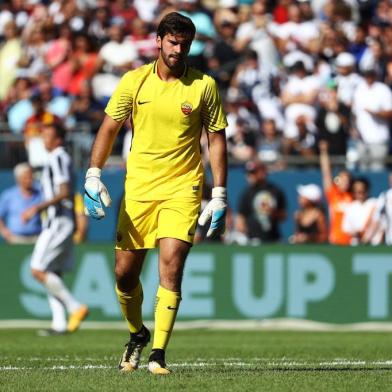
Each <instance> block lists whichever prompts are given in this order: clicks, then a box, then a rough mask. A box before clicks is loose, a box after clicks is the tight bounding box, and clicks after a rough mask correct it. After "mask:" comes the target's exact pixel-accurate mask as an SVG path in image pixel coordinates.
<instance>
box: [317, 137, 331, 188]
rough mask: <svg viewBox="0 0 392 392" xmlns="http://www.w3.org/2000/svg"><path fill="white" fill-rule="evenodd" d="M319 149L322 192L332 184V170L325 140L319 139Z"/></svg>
mask: <svg viewBox="0 0 392 392" xmlns="http://www.w3.org/2000/svg"><path fill="white" fill-rule="evenodd" d="M319 149H320V169H321V174H322V178H323V188H324V192H325V191H327V190H328V189H329V188H330V187H331V186H332V172H331V163H330V160H329V155H328V143H327V142H326V141H325V140H321V141H320V143H319Z"/></svg>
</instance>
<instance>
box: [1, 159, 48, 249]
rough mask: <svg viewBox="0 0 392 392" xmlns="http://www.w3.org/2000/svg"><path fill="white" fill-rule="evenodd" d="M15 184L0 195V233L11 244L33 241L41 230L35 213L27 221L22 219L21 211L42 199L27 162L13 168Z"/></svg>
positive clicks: (39, 221) (38, 218)
mask: <svg viewBox="0 0 392 392" xmlns="http://www.w3.org/2000/svg"><path fill="white" fill-rule="evenodd" d="M14 177H15V182H16V185H15V186H12V187H11V188H8V189H6V190H5V191H3V193H2V194H1V195H0V234H1V236H2V237H3V238H4V239H5V240H6V241H7V242H9V243H11V244H27V243H31V244H32V243H34V242H35V241H36V239H37V236H38V234H39V233H40V232H41V220H40V217H39V215H38V214H36V215H35V216H34V217H33V218H32V219H31V220H30V221H29V222H27V223H25V222H23V221H22V213H23V212H24V211H25V210H26V209H27V208H29V207H31V206H33V205H35V204H37V203H39V202H40V201H41V199H42V195H41V191H40V189H39V187H38V186H37V185H36V184H35V183H34V178H33V170H32V168H31V166H30V165H29V164H27V163H19V164H18V165H16V166H15V168H14Z"/></svg>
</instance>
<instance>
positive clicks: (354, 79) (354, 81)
mask: <svg viewBox="0 0 392 392" xmlns="http://www.w3.org/2000/svg"><path fill="white" fill-rule="evenodd" d="M335 67H336V72H337V75H336V77H335V82H336V85H337V94H338V99H339V101H340V102H342V103H343V104H344V105H346V106H347V107H348V108H351V104H352V100H353V95H354V92H355V90H356V88H357V87H358V85H359V83H360V82H361V81H362V78H361V77H360V76H359V75H358V74H357V73H356V72H355V57H354V56H353V55H352V54H351V53H348V52H343V53H340V54H339V55H338V56H337V57H336V59H335Z"/></svg>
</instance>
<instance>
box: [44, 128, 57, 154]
mask: <svg viewBox="0 0 392 392" xmlns="http://www.w3.org/2000/svg"><path fill="white" fill-rule="evenodd" d="M42 140H43V142H44V146H45V148H46V150H48V151H52V150H54V149H55V148H56V147H57V145H58V138H57V135H56V131H55V129H54V127H52V126H50V125H47V126H44V127H43V128H42Z"/></svg>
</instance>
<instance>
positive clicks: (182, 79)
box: [84, 12, 227, 374]
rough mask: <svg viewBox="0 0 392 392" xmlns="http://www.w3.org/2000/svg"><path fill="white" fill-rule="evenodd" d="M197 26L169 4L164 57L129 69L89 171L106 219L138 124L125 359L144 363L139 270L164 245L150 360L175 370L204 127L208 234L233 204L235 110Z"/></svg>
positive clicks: (119, 259)
mask: <svg viewBox="0 0 392 392" xmlns="http://www.w3.org/2000/svg"><path fill="white" fill-rule="evenodd" d="M194 36H195V26H194V25H193V23H192V21H191V20H190V19H189V18H187V17H185V16H183V15H181V14H178V13H176V12H172V13H169V14H167V15H166V16H165V17H164V18H163V19H162V20H161V22H160V24H159V26H158V30H157V38H156V42H157V46H158V49H159V57H158V59H157V60H156V61H155V62H154V63H152V64H148V65H143V66H141V67H139V68H137V69H135V70H133V71H130V72H127V73H126V74H125V75H124V76H123V78H122V80H121V81H120V83H119V85H118V87H117V89H116V91H115V92H114V94H113V96H112V97H111V99H110V101H109V103H108V105H107V107H106V109H105V112H106V116H105V119H104V121H103V123H102V125H101V127H100V129H99V132H98V134H97V137H96V139H95V142H94V145H93V149H92V153H91V162H90V169H88V171H87V174H86V183H85V200H84V201H85V209H86V214H87V215H90V216H92V217H94V218H97V219H100V218H102V217H104V216H105V212H104V208H103V205H102V204H104V205H105V206H106V207H108V206H109V205H110V202H111V200H110V197H109V193H108V191H107V189H106V187H105V186H104V185H103V183H102V182H101V180H100V175H101V169H102V167H103V166H104V164H105V162H106V159H107V158H108V156H109V154H110V152H111V149H112V146H113V143H114V140H115V138H116V135H117V133H118V131H119V129H120V128H121V126H122V124H123V123H124V121H125V120H126V119H127V118H129V117H130V118H131V122H132V126H133V140H132V148H131V150H130V152H129V154H128V159H127V174H126V180H125V196H124V199H123V202H122V204H121V208H120V212H119V216H118V226H117V239H116V266H115V276H116V293H117V296H118V300H119V303H120V306H121V310H122V313H123V315H124V317H125V319H126V321H127V324H128V328H129V331H130V340H129V342H128V343H127V345H126V349H125V352H124V353H123V355H122V357H121V359H120V362H119V369H120V371H121V372H132V371H135V370H136V369H137V368H138V366H139V362H140V355H141V352H142V350H143V348H144V347H145V346H146V345H147V344H148V343H149V341H150V332H149V331H148V329H147V328H146V327H145V326H144V325H143V321H142V308H141V307H142V301H143V290H142V286H141V283H140V280H139V276H140V272H141V270H142V266H143V261H144V259H145V256H146V253H147V251H148V249H151V248H155V247H157V246H158V247H159V287H158V291H157V294H156V307H155V329H154V339H153V344H152V351H151V354H150V356H149V361H148V369H149V371H150V372H151V373H153V374H169V373H170V370H169V369H168V368H167V365H166V362H165V350H166V347H167V345H168V342H169V339H170V334H171V332H172V329H173V325H174V322H175V318H176V315H177V311H178V308H179V305H180V301H181V280H182V274H183V269H184V264H185V259H186V257H187V255H188V252H189V250H190V248H191V246H192V243H193V236H194V234H195V228H196V224H197V220H198V216H199V212H200V202H201V192H202V184H203V166H202V162H201V154H200V136H201V132H202V129H203V128H204V130H205V131H206V133H207V136H208V142H209V143H208V144H209V153H210V163H211V169H212V175H213V181H214V188H213V190H212V199H211V201H210V202H209V203H208V204H207V206H206V208H205V210H204V211H203V212H202V214H201V215H200V218H199V223H200V224H201V225H204V224H206V223H207V221H208V220H209V219H210V218H211V223H210V228H209V230H208V233H207V236H210V237H211V236H215V235H220V234H221V233H222V232H223V231H224V219H225V213H226V176H227V153H226V137H225V128H226V126H227V122H226V118H225V115H224V113H223V109H222V104H221V100H220V97H219V93H218V90H217V86H216V84H215V81H214V80H213V79H212V78H211V77H209V76H207V75H205V74H203V73H201V72H199V71H197V70H196V69H193V68H189V67H188V66H187V64H186V57H187V54H188V52H189V49H190V46H191V43H192V40H193V38H194Z"/></svg>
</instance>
